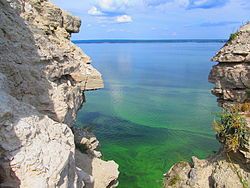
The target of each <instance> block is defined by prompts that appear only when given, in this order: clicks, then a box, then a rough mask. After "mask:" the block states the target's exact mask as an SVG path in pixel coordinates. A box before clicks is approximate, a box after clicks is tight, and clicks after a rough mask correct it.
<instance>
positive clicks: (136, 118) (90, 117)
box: [77, 42, 222, 188]
mask: <svg viewBox="0 0 250 188" xmlns="http://www.w3.org/2000/svg"><path fill="white" fill-rule="evenodd" d="M77 45H78V46H80V47H81V48H82V49H83V50H84V51H85V52H86V53H87V54H88V55H89V56H91V57H92V60H93V65H94V66H95V67H96V68H97V69H98V70H99V71H100V72H101V73H102V74H103V79H104V82H105V88H104V89H102V90H98V91H93V92H87V93H86V99H87V102H86V103H85V104H84V106H83V108H82V109H81V110H80V111H79V113H78V119H77V124H78V125H79V126H83V127H89V128H91V129H92V130H93V132H94V133H95V134H96V135H97V137H98V139H99V140H100V142H101V147H100V149H101V151H102V153H103V155H104V159H107V160H110V159H113V160H115V161H116V162H117V163H118V164H119V165H120V172H121V174H120V179H119V181H120V186H119V187H120V188H158V187H161V185H162V174H163V173H165V172H166V171H167V170H168V169H169V168H170V167H171V166H172V165H173V164H174V163H176V162H178V161H181V160H190V158H191V156H193V155H196V156H198V157H200V158H205V157H206V156H208V155H209V154H212V153H213V151H215V150H217V148H218V144H217V142H216V140H215V138H214V134H213V132H212V130H211V122H212V120H213V117H214V115H213V112H216V111H218V110H219V109H218V107H217V103H216V98H215V97H214V96H213V95H211V94H210V89H211V88H212V85H211V84H209V83H208V81H207V77H208V74H209V71H210V69H211V67H212V65H213V63H211V62H210V61H209V60H210V58H211V57H212V56H213V55H214V54H215V52H216V51H217V50H218V49H219V48H220V47H221V46H222V43H214V42H213V43H211V42H207V43H205V42H203V43H201V42H198V43H196V42H178V43H174V42H171V43H167V42H166V43H95V44H93V43H85V44H82V43H78V44H77Z"/></svg>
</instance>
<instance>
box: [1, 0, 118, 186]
mask: <svg viewBox="0 0 250 188" xmlns="http://www.w3.org/2000/svg"><path fill="white" fill-rule="evenodd" d="M80 24H81V21H80V19H79V18H77V17H74V16H71V15H70V14H69V13H67V12H65V11H63V10H61V9H60V8H58V7H56V6H55V5H53V4H52V3H50V2H48V1H47V0H25V1H23V0H8V1H7V0H0V104H1V105H0V187H25V188H26V187H83V186H84V185H85V184H87V183H88V184H89V183H90V182H92V185H93V184H94V181H92V180H94V179H95V174H89V175H88V174H87V172H85V171H84V170H83V169H81V168H79V166H78V164H80V163H81V162H82V160H85V158H78V160H77V162H76V160H75V158H76V156H75V153H76V150H75V143H74V134H73V133H72V131H71V129H70V127H72V125H73V122H74V120H75V117H76V113H77V111H78V109H79V108H80V107H81V105H82V103H83V102H84V95H83V91H87V90H94V89H99V88H102V87H103V81H102V78H101V74H100V73H99V72H98V71H97V70H96V69H95V68H93V67H92V65H91V64H90V61H91V60H90V58H89V57H88V56H87V55H86V54H84V53H83V52H82V50H81V49H80V48H78V47H77V46H75V45H74V44H73V43H71V41H70V35H71V33H74V32H78V31H79V27H80ZM92 142H93V140H91V144H93V143H92ZM96 142H97V141H96ZM92 147H94V146H92ZM87 156H88V157H90V159H91V160H88V162H91V161H96V160H98V161H99V162H101V163H106V162H104V161H102V160H101V159H97V158H96V157H95V156H93V155H90V154H88V155H87ZM109 163H112V168H110V166H108V165H100V166H95V167H94V168H95V170H96V171H98V170H99V169H98V168H99V167H100V173H104V174H102V175H103V181H105V185H106V184H107V182H108V183H111V182H113V181H115V180H116V179H117V177H118V171H117V168H118V166H117V165H116V164H115V163H114V162H108V164H109ZM89 164H91V163H89ZM77 166H78V167H77ZM106 167H107V168H108V169H106ZM106 170H108V171H110V170H113V172H110V173H111V174H112V173H113V174H112V178H110V176H106V173H105V172H106ZM98 175H100V174H98ZM88 176H89V177H90V176H93V178H92V179H91V178H90V179H89V181H88V180H87V178H86V177H88ZM106 177H107V179H105V178H106ZM93 187H96V186H94V185H93Z"/></svg>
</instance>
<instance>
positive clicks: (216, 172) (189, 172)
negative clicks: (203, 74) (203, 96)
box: [164, 24, 250, 188]
mask: <svg viewBox="0 0 250 188" xmlns="http://www.w3.org/2000/svg"><path fill="white" fill-rule="evenodd" d="M212 60H213V61H217V62H219V63H218V64H217V65H215V66H213V68H212V70H211V72H210V75H209V81H210V82H211V83H213V84H214V85H215V86H214V88H213V89H212V93H213V94H214V95H215V96H216V97H217V98H218V103H219V105H220V106H222V107H223V108H228V107H230V106H232V105H235V104H238V105H239V104H244V103H246V102H247V103H248V102H250V64H249V63H250V24H246V25H244V26H243V27H241V28H240V29H239V31H238V32H237V33H236V34H235V35H232V37H231V39H230V40H229V41H228V42H227V43H226V44H225V45H224V47H223V48H222V49H221V50H220V51H219V52H218V53H217V54H216V56H215V57H214V58H213V59H212ZM242 115H244V114H242ZM246 121H247V126H246V128H245V132H244V136H243V137H242V138H240V139H239V140H240V141H239V142H240V146H239V148H238V150H237V151H236V152H235V153H232V152H231V153H228V152H226V151H224V149H223V146H222V149H221V150H220V151H219V152H218V153H217V154H215V155H213V156H211V157H209V158H208V159H205V160H199V159H197V158H195V157H193V158H192V162H191V163H186V162H182V163H177V164H175V165H174V166H173V167H172V168H171V169H170V170H169V171H168V173H166V174H165V181H164V182H165V187H183V188H185V187H193V188H201V187H202V188H209V187H211V188H213V187H218V188H224V187H226V188H236V187H244V188H245V187H250V118H249V117H246Z"/></svg>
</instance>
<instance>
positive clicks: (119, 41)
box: [71, 39, 228, 44]
mask: <svg viewBox="0 0 250 188" xmlns="http://www.w3.org/2000/svg"><path fill="white" fill-rule="evenodd" d="M71 41H72V42H73V43H75V44H79V43H156V42H158V43H171V42H172V43H182V42H199V43H208V42H209V43H224V42H227V41H228V39H83V40H82V39H76V40H71Z"/></svg>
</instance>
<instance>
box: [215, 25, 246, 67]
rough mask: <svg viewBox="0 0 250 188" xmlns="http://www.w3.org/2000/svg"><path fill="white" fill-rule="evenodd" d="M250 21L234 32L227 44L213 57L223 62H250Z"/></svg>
mask: <svg viewBox="0 0 250 188" xmlns="http://www.w3.org/2000/svg"><path fill="white" fill-rule="evenodd" d="M249 28H250V23H248V24H246V25H243V26H242V27H241V28H240V29H239V30H238V31H237V32H236V33H234V34H232V35H231V37H230V39H229V40H228V42H227V43H226V44H225V46H224V47H223V48H222V49H220V51H219V52H218V53H217V54H216V55H215V56H214V57H213V58H212V60H213V61H216V62H221V63H232V62H235V63H236V62H240V63H243V62H250V59H249V57H250V29H249Z"/></svg>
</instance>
